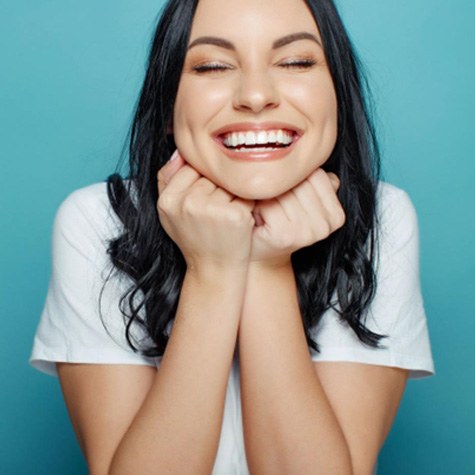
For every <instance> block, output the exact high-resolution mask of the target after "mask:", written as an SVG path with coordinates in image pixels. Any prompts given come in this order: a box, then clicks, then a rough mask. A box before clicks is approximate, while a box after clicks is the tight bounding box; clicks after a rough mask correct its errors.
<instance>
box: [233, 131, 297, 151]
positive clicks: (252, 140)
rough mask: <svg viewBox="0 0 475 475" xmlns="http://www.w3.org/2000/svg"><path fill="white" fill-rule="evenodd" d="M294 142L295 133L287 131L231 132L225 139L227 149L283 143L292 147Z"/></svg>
mask: <svg viewBox="0 0 475 475" xmlns="http://www.w3.org/2000/svg"><path fill="white" fill-rule="evenodd" d="M292 142H293V133H292V132H287V131H286V130H259V131H258V132H254V131H248V132H244V131H243V132H230V133H228V134H226V135H225V137H224V145H226V146H227V147H239V146H241V145H264V144H268V143H281V144H283V145H290V144H291V143H292Z"/></svg>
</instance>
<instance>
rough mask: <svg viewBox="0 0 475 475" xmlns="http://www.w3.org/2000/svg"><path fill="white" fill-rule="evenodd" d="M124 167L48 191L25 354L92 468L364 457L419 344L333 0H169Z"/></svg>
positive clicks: (418, 372)
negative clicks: (81, 185)
mask: <svg viewBox="0 0 475 475" xmlns="http://www.w3.org/2000/svg"><path fill="white" fill-rule="evenodd" d="M176 149H177V151H175V150H176ZM172 154H173V159H172V160H170V161H168V162H167V159H168V157H170V155H172ZM130 167H131V170H130V179H129V180H125V181H123V180H121V179H120V177H118V176H113V177H111V178H110V179H109V182H108V187H107V189H106V185H105V184H100V185H93V186H91V187H88V188H85V189H83V190H79V191H77V192H75V193H73V194H72V195H71V196H70V197H69V198H68V199H67V200H66V201H65V203H64V204H63V205H62V207H61V209H60V210H59V212H58V216H57V219H56V224H55V234H54V270H53V277H52V281H51V285H50V290H49V295H48V299H47V302H46V307H45V311H44V314H43V316H42V321H41V324H40V327H39V329H38V332H37V335H36V339H35V347H34V350H33V355H32V363H33V364H34V365H35V366H37V367H38V368H40V369H43V370H44V371H46V372H50V373H52V374H55V370H56V368H57V373H58V375H59V378H60V381H61V386H62V389H63V393H64V397H65V399H66V403H67V406H68V409H69V413H70V416H71V420H72V423H73V425H74V428H75V431H76V434H77V436H78V439H79V442H80V444H81V447H82V450H83V452H84V454H85V457H86V459H87V463H88V466H89V469H90V472H91V473H92V474H102V473H113V474H116V473H137V474H145V473H192V474H195V473H196V474H200V473H210V472H212V471H213V473H218V474H234V473H236V474H237V473H248V470H249V471H250V472H251V473H272V474H274V473H285V474H293V473H311V474H315V473H325V474H331V473H335V474H345V473H355V474H370V473H372V472H373V470H374V467H375V464H376V461H377V455H378V452H379V450H380V448H381V446H382V444H383V442H384V439H385V437H386V435H387V433H388V431H389V428H390V426H391V423H392V421H393V418H394V416H395V414H396V411H397V407H398V405H399V402H400V400H401V397H402V394H403V391H404V387H405V383H406V380H407V377H408V376H412V377H417V376H424V375H428V374H431V373H432V372H433V365H432V359H431V354H430V347H429V340H428V334H427V327H426V321H425V316H424V310H423V307H422V299H421V295H420V290H419V281H418V279H419V278H418V269H417V267H418V262H417V259H418V256H417V252H418V251H417V245H418V244H417V222H416V217H415V214H414V210H413V208H412V205H411V203H410V200H409V199H408V197H407V195H406V194H405V193H404V192H402V191H401V190H398V189H397V188H395V187H393V186H391V185H387V184H384V183H378V160H377V147H376V144H375V139H374V134H373V129H372V127H371V123H370V120H369V118H368V113H367V109H366V106H365V101H364V96H363V86H362V81H361V78H360V76H359V73H358V68H357V61H356V59H355V56H354V53H353V51H352V48H351V45H350V42H349V40H348V38H347V36H346V33H345V30H344V28H343V26H342V24H341V20H340V18H339V17H338V14H337V12H336V10H335V7H334V5H333V2H332V1H331V0H325V1H322V0H320V1H316V0H315V1H310V0H308V1H306V2H304V1H303V0H301V1H296V0H263V1H259V2H256V1H255V0H242V1H241V2H240V3H239V7H237V6H236V5H235V4H233V3H232V2H222V1H220V0H200V1H199V2H196V1H191V0H190V1H184V0H171V1H170V2H168V4H167V7H166V8H165V10H164V13H163V15H162V17H161V20H160V23H159V25H158V27H157V31H156V34H155V39H154V42H153V45H152V49H151V54H150V61H149V65H148V70H147V75H146V78H145V83H144V86H143V89H142V93H141V97H140V101H139V104H138V107H137V112H136V116H135V120H134V125H133V128H132V134H131V148H130ZM157 172H158V177H157ZM157 178H158V181H157ZM107 191H108V194H107ZM309 347H310V349H311V355H310V356H311V357H309Z"/></svg>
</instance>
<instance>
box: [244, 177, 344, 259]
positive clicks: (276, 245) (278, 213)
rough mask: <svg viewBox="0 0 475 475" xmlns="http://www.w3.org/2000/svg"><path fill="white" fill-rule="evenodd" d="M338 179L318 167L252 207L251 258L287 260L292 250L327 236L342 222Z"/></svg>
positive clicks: (342, 213) (339, 226) (342, 212)
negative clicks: (287, 187)
mask: <svg viewBox="0 0 475 475" xmlns="http://www.w3.org/2000/svg"><path fill="white" fill-rule="evenodd" d="M339 186H340V180H339V179H338V177H337V176H336V175H335V174H334V173H327V172H325V171H324V170H323V169H321V168H319V169H317V170H316V171H314V172H313V173H312V174H311V175H310V176H308V177H307V178H306V179H305V180H304V181H303V182H302V183H300V184H299V185H297V186H296V187H295V188H293V189H292V190H289V191H288V192H286V193H284V194H283V195H281V196H278V197H277V198H273V199H271V200H263V201H259V202H257V204H256V206H255V208H254V212H253V215H254V219H255V221H256V226H255V228H254V231H253V239H252V251H251V261H252V262H253V263H259V264H262V265H266V266H280V265H285V264H288V263H289V262H290V256H291V254H292V253H293V252H295V251H297V250H298V249H301V248H303V247H306V246H310V245H311V244H314V243H316V242H318V241H322V240H324V239H326V238H327V237H328V236H329V235H330V234H331V233H333V232H334V231H336V230H337V229H339V228H341V227H342V226H343V225H344V223H345V212H344V210H343V207H342V206H341V203H340V201H339V200H338V197H337V194H336V192H337V191H338V188H339Z"/></svg>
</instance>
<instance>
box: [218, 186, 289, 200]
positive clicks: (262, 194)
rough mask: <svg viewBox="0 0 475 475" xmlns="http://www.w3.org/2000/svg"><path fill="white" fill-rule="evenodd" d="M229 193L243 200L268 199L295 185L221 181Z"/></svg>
mask: <svg viewBox="0 0 475 475" xmlns="http://www.w3.org/2000/svg"><path fill="white" fill-rule="evenodd" d="M221 186H222V187H223V188H224V189H226V190H227V191H228V192H229V193H231V194H232V195H234V196H237V197H239V198H242V199H244V200H253V201H261V200H270V199H272V198H275V197H277V196H280V195H282V194H284V193H285V192H287V191H289V190H290V189H292V188H293V187H294V186H295V185H294V184H292V185H284V184H276V183H259V184H253V183H246V184H241V185H237V184H236V183H232V184H230V183H223V184H222V185H221Z"/></svg>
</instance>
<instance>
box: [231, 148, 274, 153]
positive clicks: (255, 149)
mask: <svg viewBox="0 0 475 475" xmlns="http://www.w3.org/2000/svg"><path fill="white" fill-rule="evenodd" d="M281 148H282V147H252V148H247V147H241V148H235V149H234V150H235V151H236V152H273V151H275V150H280V149H281Z"/></svg>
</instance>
